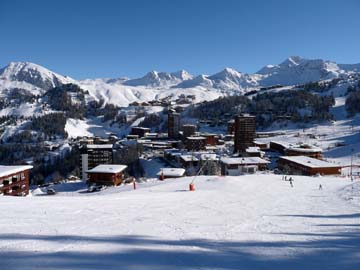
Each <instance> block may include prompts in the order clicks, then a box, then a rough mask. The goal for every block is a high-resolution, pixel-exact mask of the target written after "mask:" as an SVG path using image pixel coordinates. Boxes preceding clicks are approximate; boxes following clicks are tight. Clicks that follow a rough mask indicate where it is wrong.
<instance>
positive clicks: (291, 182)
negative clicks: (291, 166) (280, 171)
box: [282, 175, 294, 187]
mask: <svg viewBox="0 0 360 270" xmlns="http://www.w3.org/2000/svg"><path fill="white" fill-rule="evenodd" d="M282 180H284V181H289V183H290V186H291V187H294V184H293V182H294V179H293V178H292V177H290V178H289V179H288V178H287V176H286V175H283V178H282Z"/></svg>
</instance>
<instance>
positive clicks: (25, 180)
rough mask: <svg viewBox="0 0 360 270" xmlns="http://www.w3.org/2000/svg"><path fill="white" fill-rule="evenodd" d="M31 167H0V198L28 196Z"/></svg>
mask: <svg viewBox="0 0 360 270" xmlns="http://www.w3.org/2000/svg"><path fill="white" fill-rule="evenodd" d="M32 168H33V166H30V165H19V166H3V165H0V196H1V195H11V196H26V195H28V194H29V183H30V177H29V175H30V169H32Z"/></svg>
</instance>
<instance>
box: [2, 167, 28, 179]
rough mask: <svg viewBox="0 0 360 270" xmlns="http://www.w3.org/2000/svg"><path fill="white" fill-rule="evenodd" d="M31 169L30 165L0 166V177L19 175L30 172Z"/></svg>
mask: <svg viewBox="0 0 360 270" xmlns="http://www.w3.org/2000/svg"><path fill="white" fill-rule="evenodd" d="M32 168H33V166H31V165H17V166H7V165H0V177H4V176H7V175H10V174H14V173H19V172H21V171H25V170H30V169H32Z"/></svg>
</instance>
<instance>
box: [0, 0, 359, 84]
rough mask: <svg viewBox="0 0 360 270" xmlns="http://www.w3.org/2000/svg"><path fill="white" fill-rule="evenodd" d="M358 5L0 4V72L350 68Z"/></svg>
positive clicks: (166, 0)
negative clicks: (25, 66)
mask: <svg viewBox="0 0 360 270" xmlns="http://www.w3.org/2000/svg"><path fill="white" fill-rule="evenodd" d="M359 14H360V1H357V0H343V1H340V0H339V1H331V0H328V1H325V0H317V1H315V0H313V1H309V0H302V1H300V0H299V1H291V0H288V1H285V0H273V1H270V0H268V1H266V0H263V1H260V0H255V1H254V0H253V1H245V0H244V1H240V0H239V1H236V0H221V1H220V0H219V1H211V0H208V1H205V0H192V1H191V0H173V1H170V0H153V1H150V0H149V1H146V0H143V1H140V0H129V1H110V0H108V1H105V0H103V1H90V0H88V1H85V0H84V1H81V0H78V1H75V0H73V1H69V0H52V1H41V0H32V1H19V0H0V29H1V35H0V66H1V67H3V66H5V65H6V64H7V63H8V62H10V61H30V62H34V63H37V64H40V65H43V66H45V67H47V68H49V69H51V70H54V71H56V72H58V73H61V74H64V75H69V76H71V77H73V78H75V79H82V78H96V77H121V76H127V77H131V78H134V77H138V76H142V75H144V74H145V73H146V72H148V71H150V70H158V71H176V70H180V69H186V70H188V71H189V72H190V73H193V74H212V73H215V72H217V71H220V70H221V69H223V68H224V67H232V68H235V69H237V70H239V71H242V72H250V73H251V72H256V71H257V70H259V69H260V68H261V67H263V66H264V65H266V64H277V63H280V62H281V61H283V60H284V59H285V58H287V57H288V56H290V55H300V56H303V57H306V58H323V59H329V60H334V61H337V62H339V63H360V53H359V52H360V19H359Z"/></svg>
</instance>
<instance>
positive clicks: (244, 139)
mask: <svg viewBox="0 0 360 270" xmlns="http://www.w3.org/2000/svg"><path fill="white" fill-rule="evenodd" d="M255 129H256V119H255V116H251V115H248V114H243V115H239V116H236V117H235V136H234V152H235V153H245V151H246V148H248V147H250V146H254V138H255Z"/></svg>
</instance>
